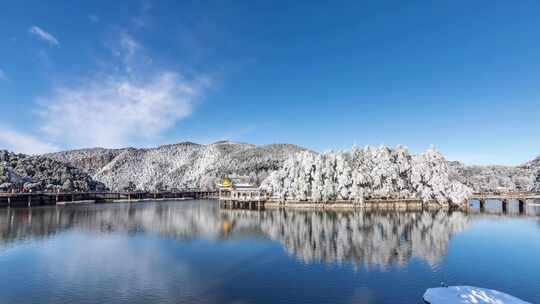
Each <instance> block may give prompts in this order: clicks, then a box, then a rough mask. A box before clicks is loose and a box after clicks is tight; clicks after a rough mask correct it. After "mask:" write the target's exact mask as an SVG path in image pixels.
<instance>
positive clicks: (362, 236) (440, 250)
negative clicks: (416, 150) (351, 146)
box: [0, 201, 470, 268]
mask: <svg viewBox="0 0 540 304" xmlns="http://www.w3.org/2000/svg"><path fill="white" fill-rule="evenodd" d="M469 222H470V218H469V216H468V215H466V214H464V213H461V212H452V213H450V212H445V211H437V212H428V211H423V212H392V211H386V212H382V211H379V212H376V211H342V212H333V211H324V212H322V211H300V210H267V211H263V212H256V211H248V210H220V209H219V208H218V207H217V205H216V204H215V203H208V202H200V201H193V202H183V203H155V204H151V203H141V204H118V205H96V206H78V207H76V206H74V207H52V208H51V207H46V208H31V209H2V210H0V237H1V241H2V242H3V243H11V242H13V241H17V240H20V239H27V238H36V237H46V236H48V235H51V234H55V233H60V232H62V231H65V230H70V229H82V230H84V231H89V232H92V231H94V232H102V233H103V232H105V233H153V234H158V235H162V236H164V237H168V238H170V237H172V238H175V239H179V240H192V239H196V238H205V239H212V240H220V239H227V238H243V237H258V238H260V237H269V238H271V239H273V240H276V241H279V242H280V243H281V244H282V246H284V247H285V248H286V250H287V251H288V252H289V253H290V254H292V255H293V256H295V257H296V258H298V259H300V260H302V261H305V262H313V261H323V262H349V261H351V262H354V263H355V264H357V265H361V264H362V265H364V266H365V267H366V268H369V267H371V266H379V267H382V268H385V267H387V266H389V265H393V264H397V265H403V264H405V263H407V262H408V261H409V259H411V258H412V257H418V258H421V259H423V260H425V261H427V262H428V263H429V264H430V265H435V264H437V263H438V262H439V260H440V259H441V257H442V256H444V254H445V253H446V249H447V246H448V242H449V240H450V238H451V237H452V236H453V235H454V234H455V233H456V232H459V231H461V230H463V229H464V228H465V227H466V226H467V225H468V224H469Z"/></svg>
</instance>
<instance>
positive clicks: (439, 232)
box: [0, 200, 540, 304]
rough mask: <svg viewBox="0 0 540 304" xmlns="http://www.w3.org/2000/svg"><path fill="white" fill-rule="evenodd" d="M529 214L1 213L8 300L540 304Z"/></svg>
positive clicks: (213, 208)
mask: <svg viewBox="0 0 540 304" xmlns="http://www.w3.org/2000/svg"><path fill="white" fill-rule="evenodd" d="M488 207H489V206H488ZM473 209H474V208H473ZM526 211H527V212H526V214H525V215H520V214H519V212H516V210H515V208H513V209H512V208H511V209H510V210H509V211H508V214H506V215H502V214H501V213H500V212H499V210H497V206H495V205H493V206H491V207H489V208H488V210H487V211H486V212H482V213H480V212H478V211H472V212H470V213H463V212H457V211H454V212H448V211H432V212H428V211H414V212H412V211H410V212H398V211H382V210H379V211H361V210H357V211H320V210H265V211H260V212H259V211H250V210H230V209H222V208H220V207H219V205H218V204H217V202H215V201H203V200H201V201H176V202H145V203H131V204H129V203H117V204H100V205H84V206H63V207H59V206H50V207H32V208H31V209H26V208H11V209H7V208H6V209H0V282H2V284H1V285H0V303H17V304H23V303H392V304H396V303H423V301H422V294H423V293H424V291H425V289H426V288H429V287H437V286H439V285H440V283H441V282H445V283H447V284H449V285H476V286H480V287H486V288H493V289H498V290H501V291H504V292H507V293H510V294H512V295H514V296H517V297H520V298H522V299H523V300H527V301H529V302H532V303H539V302H540V258H539V255H540V217H539V216H538V215H539V214H540V207H539V206H534V205H531V206H528V209H527V210H526Z"/></svg>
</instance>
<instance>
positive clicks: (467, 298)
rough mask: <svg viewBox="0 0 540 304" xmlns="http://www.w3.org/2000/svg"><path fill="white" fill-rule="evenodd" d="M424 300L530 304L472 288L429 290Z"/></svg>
mask: <svg viewBox="0 0 540 304" xmlns="http://www.w3.org/2000/svg"><path fill="white" fill-rule="evenodd" d="M424 300H425V301H426V302H428V303H429V304H531V303H529V302H525V301H523V300H520V299H518V298H516V297H513V296H511V295H508V294H505V293H503V292H500V291H496V290H491V289H485V288H479V287H473V286H450V287H438V288H430V289H428V290H427V291H426V293H425V294H424Z"/></svg>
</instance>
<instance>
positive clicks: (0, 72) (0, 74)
mask: <svg viewBox="0 0 540 304" xmlns="http://www.w3.org/2000/svg"><path fill="white" fill-rule="evenodd" d="M0 80H3V81H8V80H9V78H8V77H7V75H6V73H4V71H3V70H2V69H0Z"/></svg>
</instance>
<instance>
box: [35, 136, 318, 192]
mask: <svg viewBox="0 0 540 304" xmlns="http://www.w3.org/2000/svg"><path fill="white" fill-rule="evenodd" d="M300 151H309V150H307V149H304V148H302V147H299V146H296V145H291V144H270V145H262V146H256V145H253V144H248V143H239V142H233V141H227V140H221V141H217V142H215V143H212V144H208V145H201V144H197V143H192V142H180V143H177V144H168V145H163V146H159V147H155V148H141V149H136V148H123V149H104V148H90V149H77V150H70V151H63V152H57V153H50V154H46V155H45V156H46V157H49V158H52V159H54V160H57V161H60V162H63V163H66V164H69V165H70V166H74V167H77V168H79V169H81V170H83V171H84V172H86V173H88V174H90V175H92V176H93V178H94V179H96V180H98V181H101V182H103V183H104V184H105V185H106V186H107V187H108V188H109V189H111V190H122V189H123V188H125V187H127V186H128V184H130V183H133V184H134V185H135V186H136V187H137V188H138V189H141V190H162V189H173V188H185V187H199V188H203V189H210V188H213V187H214V185H215V183H216V182H217V180H218V179H220V178H222V177H223V176H224V175H226V174H227V175H243V176H249V178H250V179H251V181H252V182H254V183H257V184H258V183H260V182H261V181H262V180H263V179H264V178H266V176H268V174H269V173H270V172H272V171H274V170H277V169H279V168H281V167H282V165H283V163H284V161H285V160H286V159H288V158H289V157H291V156H292V155H294V154H296V153H298V152H300ZM309 152H311V151H309ZM311 153H314V152H311Z"/></svg>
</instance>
